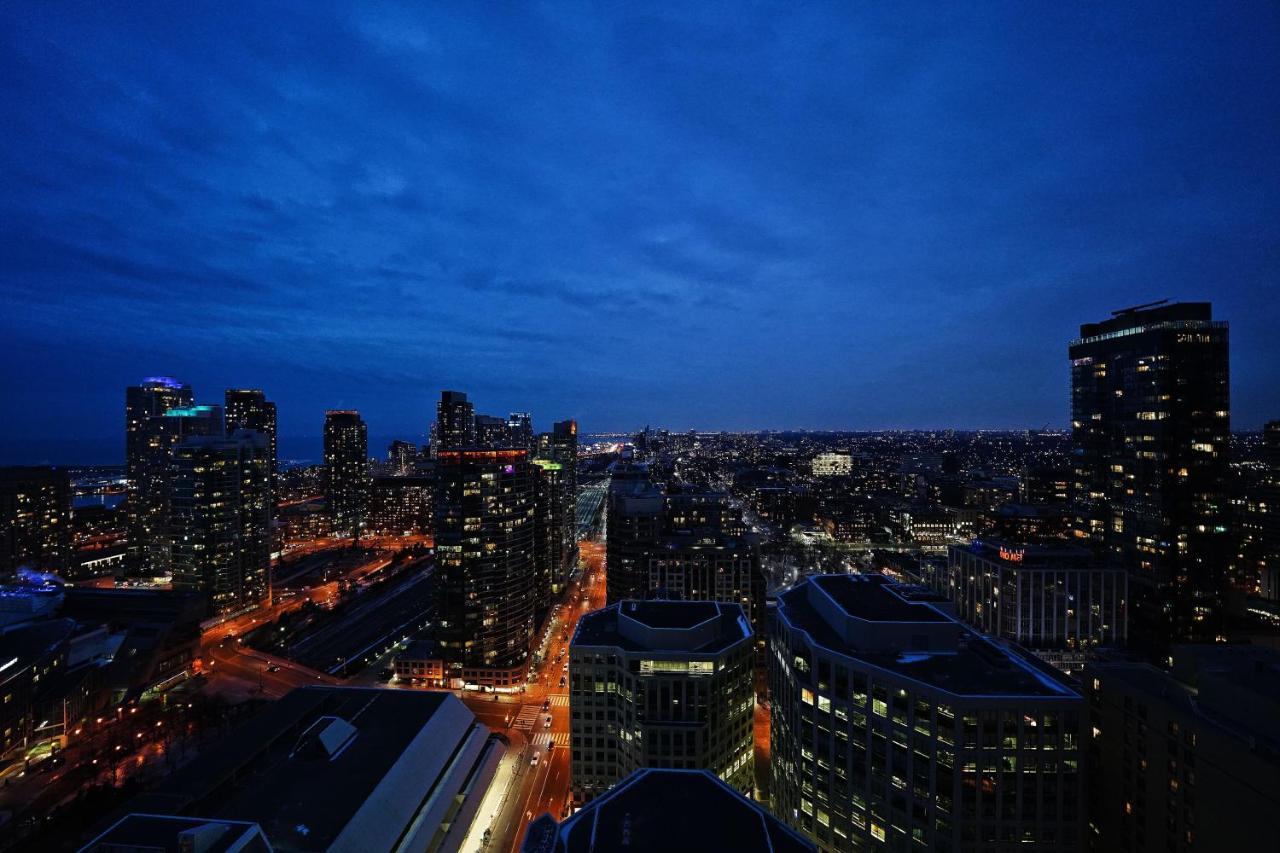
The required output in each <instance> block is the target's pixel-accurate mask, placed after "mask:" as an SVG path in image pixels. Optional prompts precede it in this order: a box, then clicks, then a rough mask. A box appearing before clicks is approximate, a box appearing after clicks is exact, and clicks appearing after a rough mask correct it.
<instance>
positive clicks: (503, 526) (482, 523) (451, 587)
mask: <svg viewBox="0 0 1280 853" xmlns="http://www.w3.org/2000/svg"><path fill="white" fill-rule="evenodd" d="M533 476H534V475H533V472H532V470H531V465H530V462H529V453H528V451H527V450H525V449H523V448H454V449H451V450H441V451H439V453H438V454H437V456H436V494H435V501H436V532H435V544H436V579H435V583H436V588H437V594H438V605H437V613H438V618H439V627H438V629H437V632H436V640H437V643H438V645H439V651H440V657H442V658H443V659H444V661H445V664H446V667H447V671H448V677H449V678H450V679H455V680H461V681H466V682H470V683H475V684H482V685H488V686H493V687H497V688H499V689H514V688H516V687H519V686H520V685H521V684H523V682H524V674H525V668H526V666H527V665H528V661H529V646H530V640H531V638H532V635H533V614H534V584H535V575H534V562H533V532H534V509H535V504H534V500H535V498H534V479H533Z"/></svg>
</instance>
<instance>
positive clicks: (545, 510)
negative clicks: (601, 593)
mask: <svg viewBox="0 0 1280 853" xmlns="http://www.w3.org/2000/svg"><path fill="white" fill-rule="evenodd" d="M533 466H534V467H533V469H532V471H533V475H534V498H535V499H534V504H535V507H536V511H535V513H534V526H533V536H534V550H533V554H534V559H533V562H534V570H535V572H536V574H537V581H536V583H535V586H534V598H535V602H536V604H535V610H536V611H537V612H538V613H539V614H541V613H545V612H546V611H547V610H549V609H550V607H551V600H552V596H554V595H555V594H556V593H558V592H559V591H560V590H562V589H563V588H564V586H565V584H566V583H567V582H568V580H569V572H570V571H571V569H572V568H573V566H572V563H571V562H570V560H571V554H572V551H573V536H574V529H575V528H574V527H573V525H574V521H575V518H574V516H572V515H566V514H565V510H566V502H565V500H564V493H565V483H564V481H565V476H566V472H565V469H564V466H563V465H561V464H560V463H559V462H553V461H551V460H550V459H534V460H533Z"/></svg>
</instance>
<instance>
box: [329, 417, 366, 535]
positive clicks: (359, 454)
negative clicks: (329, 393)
mask: <svg viewBox="0 0 1280 853" xmlns="http://www.w3.org/2000/svg"><path fill="white" fill-rule="evenodd" d="M324 485H325V488H324V496H325V502H326V504H327V505H328V508H329V516H330V518H331V519H332V523H333V532H334V533H338V534H343V535H350V536H352V537H354V538H359V536H360V528H361V527H362V526H363V524H364V522H365V514H366V513H367V512H368V509H369V486H370V482H369V436H368V430H367V428H366V427H365V423H364V420H363V419H361V417H360V413H359V412H353V411H350V410H331V411H328V412H325V415H324Z"/></svg>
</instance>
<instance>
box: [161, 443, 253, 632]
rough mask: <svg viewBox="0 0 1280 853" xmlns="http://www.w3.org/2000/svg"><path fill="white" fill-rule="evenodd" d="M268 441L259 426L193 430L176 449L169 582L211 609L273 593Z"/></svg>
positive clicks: (231, 607)
mask: <svg viewBox="0 0 1280 853" xmlns="http://www.w3.org/2000/svg"><path fill="white" fill-rule="evenodd" d="M271 510H272V500H271V445H270V441H269V439H268V437H267V436H265V435H263V434H262V433H260V432H251V431H249V430H238V431H236V432H234V433H232V434H231V435H229V436H225V437H223V436H193V437H191V438H188V439H186V440H184V441H183V442H182V443H180V444H179V445H178V446H177V447H176V448H175V449H174V484H173V497H172V511H171V525H172V536H173V587H174V589H179V590H196V591H198V592H200V593H202V594H203V595H204V596H205V597H206V598H207V599H208V601H209V608H210V611H211V612H212V613H214V614H223V613H232V612H235V611H238V610H242V609H244V608H246V607H249V606H252V605H255V604H258V603H260V602H263V601H266V600H267V599H269V598H270V595H271Z"/></svg>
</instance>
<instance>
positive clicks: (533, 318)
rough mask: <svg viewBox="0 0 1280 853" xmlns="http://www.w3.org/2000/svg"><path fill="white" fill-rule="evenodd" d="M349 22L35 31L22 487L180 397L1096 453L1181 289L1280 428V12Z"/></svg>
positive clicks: (264, 20) (390, 414) (307, 12)
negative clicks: (1086, 329) (1118, 381)
mask: <svg viewBox="0 0 1280 853" xmlns="http://www.w3.org/2000/svg"><path fill="white" fill-rule="evenodd" d="M351 5H358V6H359V7H360V8H359V9H357V10H352V9H341V10H326V9H325V8H324V7H323V6H322V5H319V4H315V3H298V4H294V7H293V8H292V9H285V8H282V7H279V6H273V5H270V4H265V3H261V2H254V3H248V4H244V5H243V6H238V5H237V4H234V3H225V2H219V3H204V4H201V3H194V4H180V5H178V6H175V5H174V4H172V3H165V4H155V5H151V4H146V3H124V4H120V3H79V4H72V3H10V4H5V6H4V8H3V10H2V11H0V80H3V85H2V86H0V116H2V117H3V118H2V120H0V174H3V176H4V181H3V186H4V189H3V193H2V194H0V341H3V344H2V345H3V348H4V357H3V362H2V363H3V373H2V375H0V400H3V401H4V404H3V409H4V412H3V414H4V417H3V418H0V459H7V460H21V459H27V458H45V457H50V456H57V457H58V458H61V459H64V460H66V461H83V460H84V458H85V457H87V456H102V454H101V453H98V452H96V451H94V452H92V453H91V452H90V451H89V450H88V449H87V448H89V447H91V446H93V447H105V448H106V451H105V455H106V457H107V458H108V459H110V458H112V456H113V454H114V455H116V456H118V455H120V454H121V453H122V450H121V449H120V447H121V445H122V439H121V438H120V433H121V430H122V419H123V412H122V409H123V388H124V386H125V385H126V384H128V383H130V382H134V381H136V380H137V379H138V378H140V377H142V376H144V375H150V374H170V375H175V376H179V377H182V378H184V379H186V380H187V381H189V382H191V383H192V384H193V385H194V386H195V389H196V392H197V397H198V398H200V399H203V400H210V401H214V400H218V399H220V397H221V392H222V389H223V388H224V387H226V386H228V385H253V386H261V387H263V388H265V389H266V390H267V391H268V393H269V394H270V395H271V396H272V397H273V398H275V399H276V400H277V401H278V403H279V405H280V412H281V414H280V417H281V431H282V432H283V433H285V434H286V435H318V434H319V432H320V425H321V420H322V417H323V410H324V409H325V408H328V407H339V406H341V407H355V408H359V409H360V410H361V411H362V412H364V413H365V415H366V418H367V420H368V421H369V423H370V429H371V432H373V433H376V434H379V435H382V434H391V433H403V434H405V435H406V436H415V435H421V433H423V432H424V431H425V428H426V424H427V422H428V421H429V420H430V417H431V414H432V406H433V401H434V399H435V396H436V394H437V392H438V390H439V389H440V388H442V387H451V388H461V389H464V390H467V391H469V392H471V394H472V396H473V398H474V399H476V401H477V403H478V405H479V407H480V409H481V410H482V411H492V412H498V413H501V412H506V411H508V410H511V409H526V408H527V409H532V410H533V412H534V415H535V419H536V421H537V424H538V425H539V426H542V427H545V426H547V425H548V424H549V422H550V421H551V420H552V419H555V418H558V417H563V416H570V415H572V416H577V417H578V418H579V419H580V420H581V421H582V423H583V428H584V429H585V430H587V431H594V430H604V429H621V428H632V427H636V426H639V425H642V424H644V423H646V422H651V423H655V424H666V425H669V426H672V427H678V428H685V427H690V426H698V427H707V428H711V427H724V428H755V427H814V428H879V427H916V426H919V427H934V426H957V427H1004V426H1019V427H1020V426H1040V425H1041V424H1044V423H1049V424H1053V425H1065V424H1066V422H1067V420H1068V415H1067V408H1068V390H1067V388H1068V386H1067V359H1066V345H1067V340H1068V339H1069V338H1070V337H1072V336H1073V335H1074V334H1075V332H1076V330H1077V327H1078V325H1079V323H1080V322H1082V321H1091V320H1098V319H1102V318H1103V317H1105V316H1106V315H1107V313H1108V312H1109V311H1110V310H1111V309H1113V308H1119V307H1123V306H1125V305H1129V304H1134V303H1139V302H1145V301H1148V300H1151V299H1156V298H1161V297H1172V298H1182V299H1210V300H1212V301H1213V302H1214V303H1215V307H1216V310H1217V313H1218V314H1220V315H1221V316H1223V317H1225V318H1227V319H1228V320H1230V321H1231V324H1232V339H1233V348H1232V360H1233V365H1232V371H1233V376H1232V379H1233V395H1234V401H1233V402H1234V405H1233V409H1234V422H1235V424H1236V425H1237V426H1239V427H1256V426H1257V425H1259V424H1260V423H1261V422H1262V421H1264V420H1266V419H1268V418H1274V417H1280V383H1277V382H1276V381H1275V380H1276V375H1277V368H1280V344H1278V343H1277V337H1278V331H1280V307H1278V305H1277V300H1276V292H1277V289H1278V288H1277V286H1276V285H1277V274H1278V273H1280V249H1278V248H1277V246H1278V245H1280V242H1278V241H1277V231H1278V229H1280V156H1278V155H1277V140H1278V139H1280V133H1278V131H1280V5H1277V4H1275V3H1273V2H1258V3H1253V4H1249V3H1241V4H1214V3H1202V2H1195V3H1186V4H1177V3H1170V2H1168V0H1164V2H1157V3H1152V4H1149V5H1146V6H1145V7H1143V6H1141V5H1138V4H1112V3H1078V4H1077V3H1065V4H1064V3H1042V4H1034V3H1033V4H1028V3H1009V4H997V5H981V8H979V5H980V4H953V3H944V4H937V5H933V4H930V5H927V6H926V5H918V6H915V7H913V10H912V9H905V8H904V7H903V5H902V4H896V3H891V4H852V3H838V4H832V5H831V6H829V7H826V8H823V7H820V6H819V5H817V4H790V3H783V4H776V5H773V4H770V5H762V6H750V7H748V6H744V5H742V4H738V3H729V4H723V5H719V4H712V3H698V4H670V6H671V10H669V11H667V12H654V11H652V10H651V9H648V8H647V7H649V6H651V5H654V4H630V3H616V4H610V5H607V6H606V5H603V4H601V5H597V6H591V7H587V6H582V7H578V6H577V5H576V4H569V3H548V4H543V5H541V6H538V7H536V8H535V7H534V6H532V4H529V5H526V4H513V6H512V7H511V8H506V9H503V10H501V11H499V10H498V9H497V6H498V5H499V4H430V5H433V6H451V5H456V6H457V7H458V8H457V9H453V10H450V9H433V10H431V11H429V12H421V11H414V12H409V11H406V9H408V8H413V9H415V10H416V9H418V7H421V6H426V5H428V4H416V3H415V4H403V5H402V6H399V7H397V6H394V5H392V6H385V7H384V6H374V5H372V4H351ZM686 6H689V7H696V8H695V9H685V8H684V7H686ZM798 6H799V7H802V8H797V7H798ZM854 6H857V7H859V8H858V9H856V10H851V9H850V7H854ZM873 6H874V7H878V8H862V7H873ZM1120 6H1124V7H1125V8H1123V9H1121V8H1118V7H1120ZM463 7H466V11H465V12H464V11H462V8H463ZM476 7H483V9H484V10H485V11H482V10H481V9H479V8H476ZM490 7H493V8H490ZM676 10H679V11H676ZM482 15H483V17H482ZM77 448H79V449H77Z"/></svg>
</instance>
